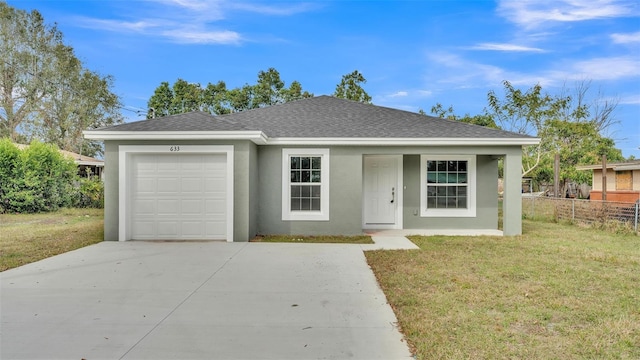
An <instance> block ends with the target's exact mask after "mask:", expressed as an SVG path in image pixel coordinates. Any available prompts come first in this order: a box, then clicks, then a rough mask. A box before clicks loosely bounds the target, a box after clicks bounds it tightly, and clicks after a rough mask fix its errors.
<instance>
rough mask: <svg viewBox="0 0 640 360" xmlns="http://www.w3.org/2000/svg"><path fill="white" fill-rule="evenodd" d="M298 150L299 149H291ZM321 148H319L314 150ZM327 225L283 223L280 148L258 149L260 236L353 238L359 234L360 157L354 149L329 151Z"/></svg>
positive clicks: (311, 222)
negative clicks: (338, 235)
mask: <svg viewBox="0 0 640 360" xmlns="http://www.w3.org/2000/svg"><path fill="white" fill-rule="evenodd" d="M291 148H301V147H291ZM313 148H321V147H313ZM329 156H330V166H331V167H330V169H329V171H330V180H329V188H330V191H329V193H330V197H329V221H283V220H282V147H281V146H261V147H259V148H258V164H259V165H258V167H259V169H260V183H259V190H258V192H259V193H260V195H261V198H260V216H259V220H258V224H259V225H258V232H259V233H260V234H292V235H328V234H344V235H355V234H361V233H362V153H361V152H359V151H357V148H347V147H333V148H331V150H330V154H329Z"/></svg>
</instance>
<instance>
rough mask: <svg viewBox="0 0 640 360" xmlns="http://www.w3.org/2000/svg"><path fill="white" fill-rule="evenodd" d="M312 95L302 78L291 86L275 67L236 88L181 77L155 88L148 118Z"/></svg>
mask: <svg viewBox="0 0 640 360" xmlns="http://www.w3.org/2000/svg"><path fill="white" fill-rule="evenodd" d="M312 96H313V94H311V93H309V92H308V91H303V90H302V85H301V84H300V83H299V82H298V81H293V82H292V83H291V85H290V86H289V88H287V87H286V86H285V83H284V81H282V79H281V78H280V73H279V72H278V70H276V69H274V68H269V69H267V70H266V71H260V72H258V79H257V82H256V84H255V85H249V84H245V85H243V86H241V87H237V88H233V89H227V85H226V84H225V82H224V81H218V82H217V83H216V84H212V83H208V84H207V86H206V87H204V88H203V87H202V86H201V85H200V84H198V83H189V82H187V81H185V80H182V79H178V80H177V81H176V82H175V83H174V84H173V86H171V87H170V86H169V83H168V82H162V83H160V86H158V87H157V88H156V89H155V91H154V93H153V95H152V96H151V98H149V101H148V106H149V112H148V113H147V118H149V119H150V118H152V117H161V116H166V115H174V114H181V113H184V112H189V111H195V110H200V111H206V112H208V113H210V114H212V115H222V114H228V113H231V112H238V111H244V110H249V109H255V108H259V107H265V106H272V105H276V104H281V103H284V102H288V101H293V100H298V99H302V98H308V97H312Z"/></svg>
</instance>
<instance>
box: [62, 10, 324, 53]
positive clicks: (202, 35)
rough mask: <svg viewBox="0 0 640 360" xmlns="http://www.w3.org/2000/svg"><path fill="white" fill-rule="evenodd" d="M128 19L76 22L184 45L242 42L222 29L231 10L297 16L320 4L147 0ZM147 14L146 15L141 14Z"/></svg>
mask: <svg viewBox="0 0 640 360" xmlns="http://www.w3.org/2000/svg"><path fill="white" fill-rule="evenodd" d="M140 4H146V5H147V6H139V7H137V8H136V10H137V12H129V13H126V15H123V17H126V19H97V18H87V17H78V18H76V19H74V20H75V21H74V22H75V24H76V25H78V26H80V27H84V28H89V29H97V30H105V31H112V32H121V33H136V34H141V35H145V36H148V37H159V38H164V39H167V40H169V41H172V42H176V43H182V44H225V45H226V44H240V43H242V42H243V41H245V38H244V37H243V36H242V35H241V34H240V33H238V32H236V31H233V30H231V29H221V28H220V27H219V26H216V24H215V23H216V22H217V21H219V20H222V19H224V18H225V10H227V11H231V10H233V11H244V12H252V13H258V14H260V15H280V16H287V15H294V14H297V13H301V12H306V11H310V10H312V9H315V8H317V6H315V5H313V4H310V3H299V4H294V5H288V6H280V4H278V5H277V6H276V5H262V4H252V3H242V2H241V3H238V2H236V1H235V0H147V1H145V2H142V3H140ZM139 14H144V15H141V16H140V15H139Z"/></svg>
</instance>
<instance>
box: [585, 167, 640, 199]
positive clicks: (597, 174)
mask: <svg viewBox="0 0 640 360" xmlns="http://www.w3.org/2000/svg"><path fill="white" fill-rule="evenodd" d="M633 176H634V180H635V176H636V174H635V173H634V174H633ZM638 176H640V174H638ZM592 183H593V190H595V191H600V192H602V169H596V170H593V181H592ZM593 190H592V192H593ZM615 190H616V174H615V172H614V171H613V169H607V193H608V192H609V191H615ZM639 190H640V189H639Z"/></svg>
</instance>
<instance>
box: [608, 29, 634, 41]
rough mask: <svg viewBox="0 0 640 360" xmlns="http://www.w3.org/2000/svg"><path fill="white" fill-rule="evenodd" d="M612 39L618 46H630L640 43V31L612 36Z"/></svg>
mask: <svg viewBox="0 0 640 360" xmlns="http://www.w3.org/2000/svg"><path fill="white" fill-rule="evenodd" d="M611 39H612V40H613V42H614V43H616V44H629V43H637V42H640V31H638V32H635V33H628V34H611Z"/></svg>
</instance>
